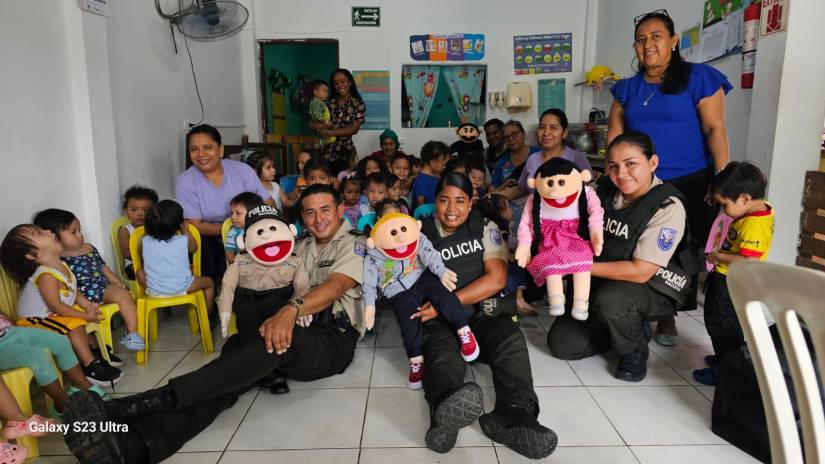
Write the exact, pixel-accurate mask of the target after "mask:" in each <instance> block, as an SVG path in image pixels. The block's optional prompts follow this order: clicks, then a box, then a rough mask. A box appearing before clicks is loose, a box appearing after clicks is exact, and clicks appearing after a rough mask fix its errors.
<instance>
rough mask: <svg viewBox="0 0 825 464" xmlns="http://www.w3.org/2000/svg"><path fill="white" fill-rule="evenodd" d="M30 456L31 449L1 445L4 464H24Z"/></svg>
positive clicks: (6, 444) (0, 460)
mask: <svg viewBox="0 0 825 464" xmlns="http://www.w3.org/2000/svg"><path fill="white" fill-rule="evenodd" d="M28 455H29V449H28V448H26V447H25V446H22V445H12V444H11V443H8V442H2V443H0V462H2V463H4V464H18V463H20V464H22V463H23V462H25V461H26V457H28Z"/></svg>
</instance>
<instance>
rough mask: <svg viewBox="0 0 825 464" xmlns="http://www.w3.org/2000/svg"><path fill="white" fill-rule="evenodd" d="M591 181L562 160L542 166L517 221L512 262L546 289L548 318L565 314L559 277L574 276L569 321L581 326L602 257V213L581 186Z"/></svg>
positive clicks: (590, 191) (594, 198)
mask: <svg viewBox="0 0 825 464" xmlns="http://www.w3.org/2000/svg"><path fill="white" fill-rule="evenodd" d="M589 181H590V171H586V170H585V171H579V169H578V168H577V167H576V165H575V164H573V163H572V162H571V161H568V160H566V159H563V158H553V159H551V160H549V161H547V162H545V163H544V164H542V165H541V166H540V167H539V169H538V170H537V171H536V174H535V176H534V177H533V178H531V179H528V180H527V185H528V186H529V187H530V188H534V189H535V192H534V193H533V194H532V195H531V196H530V198H528V200H527V203H526V204H525V208H524V214H522V215H521V222H520V223H519V228H518V247H517V248H516V261H517V262H518V265H519V266H521V267H526V268H527V270H528V271H529V272H530V275H532V276H533V280H534V281H535V283H536V286H541V285H543V284H545V283H547V298H548V300H549V302H550V315H551V316H560V315H562V314H564V290H563V287H562V276H564V275H566V274H573V308H572V310H571V312H570V315H571V316H573V317H574V318H576V319H578V320H581V321H583V320H586V319H587V317H588V307H589V295H590V271H591V269H592V267H593V255H594V254H595V255H596V256H598V255H600V254H601V253H602V245H603V244H604V231H603V230H602V222H603V217H604V209H603V208H602V205H601V202H600V201H599V197H598V196H597V195H596V192H594V191H593V189H591V188H590V187H587V186H585V182H589ZM531 255H532V257H533V258H532V259H530V256H531ZM528 261H529V264H528Z"/></svg>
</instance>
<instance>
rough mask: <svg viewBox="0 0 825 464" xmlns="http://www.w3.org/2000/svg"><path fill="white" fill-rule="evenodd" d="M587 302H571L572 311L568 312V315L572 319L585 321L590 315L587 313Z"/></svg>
mask: <svg viewBox="0 0 825 464" xmlns="http://www.w3.org/2000/svg"><path fill="white" fill-rule="evenodd" d="M589 306H590V305H589V302H588V301H587V300H573V309H572V310H571V311H570V315H571V316H573V319H576V320H579V321H586V320H587V317H588V316H589V315H590V313H589V312H588V307H589Z"/></svg>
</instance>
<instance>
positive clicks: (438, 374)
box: [417, 173, 557, 459]
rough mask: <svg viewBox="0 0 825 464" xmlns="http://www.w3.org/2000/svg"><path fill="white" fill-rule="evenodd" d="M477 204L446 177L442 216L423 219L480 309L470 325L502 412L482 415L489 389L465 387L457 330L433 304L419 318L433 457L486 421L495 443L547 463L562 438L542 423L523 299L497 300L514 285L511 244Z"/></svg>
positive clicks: (440, 189) (467, 300) (459, 291)
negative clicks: (518, 309)
mask: <svg viewBox="0 0 825 464" xmlns="http://www.w3.org/2000/svg"><path fill="white" fill-rule="evenodd" d="M472 198H473V186H472V183H471V182H470V179H469V178H467V176H465V175H464V174H459V173H447V174H444V176H442V177H441V179H439V181H438V184H437V185H436V197H435V204H436V216H435V217H434V218H427V219H425V220H424V221H423V228H422V232H423V233H424V234H425V235H426V236H427V238H429V239H430V241H431V242H432V244H433V247H435V249H437V250H439V251H440V252H441V256H442V258H443V259H444V264H446V265H447V267H448V268H450V269H451V270H453V271H455V272H456V274H458V282H457V288H456V291H455V294H456V296H458V299H459V300H460V301H461V303H462V304H464V305H468V306H473V307H474V310H475V314H474V315H473V317H472V319H471V320H470V327H471V328H472V329H473V333H474V334H475V336H476V340H478V343H479V346H480V347H481V355H480V357H479V360H480V361H482V362H485V363H487V364H489V365H490V368H491V370H492V372H493V383H494V385H495V389H496V390H495V391H496V407H495V409H494V410H493V411H492V412H491V413H488V414H484V415H481V414H482V412H483V410H482V401H481V400H482V394H481V388H480V387H479V386H478V385H477V384H475V383H473V382H467V383H464V364H465V363H464V361H463V360H462V358H461V354H460V351H459V345H458V340H457V338H456V334H455V330H453V329H452V327H451V326H450V325H449V324H447V323H446V321H444V320H443V319H441V318H438V319H434V318H435V317H436V316H437V314H436V313H435V309H433V308H432V307H431V306H429V305H425V306H424V307H423V308H422V310H421V311H420V312H419V313H417V314H418V315H419V316H420V317H421V318H422V320H424V321H429V322H427V323H426V324H424V328H423V330H424V336H423V352H424V359H425V360H426V363H427V364H426V369H425V371H424V381H423V384H424V392H425V396H426V398H427V402H428V403H429V404H430V410H431V415H430V429H429V430H428V431H427V435H426V437H425V441H426V443H427V446H428V447H429V448H430V449H432V450H433V451H437V452H440V453H446V452H447V451H449V450H450V449H451V448H452V447H453V446H454V445H455V441H456V438H457V436H458V430H459V429H460V428H461V427H465V426H467V425H470V424H472V423H473V422H475V420H476V419H477V418H479V416H481V417H480V418H479V422H480V424H481V429H482V431H484V433H485V434H486V435H487V436H488V437H490V438H491V439H492V440H494V441H496V442H499V443H503V444H505V445H508V446H510V447H511V448H512V449H513V450H514V451H516V452H517V453H520V454H522V455H524V456H527V457H529V458H533V459H539V458H543V457H546V456H548V455H549V454H550V453H552V452H553V450H554V449H555V447H556V442H557V438H556V434H555V433H554V432H553V431H552V430H550V429H548V428H546V427H544V426H542V425H541V424H539V423H538V421H537V420H536V418H537V417H538V413H539V404H538V398H537V397H536V393H535V391H534V390H533V376H532V372H531V370H530V359H529V357H528V354H527V344H526V342H525V340H524V335H522V333H521V331H520V330H519V328H518V326H517V325H516V324H515V323H514V322H513V320H512V319H511V317H510V316H512V315H513V314H515V301H514V299H510V300H508V302H507V304H505V303H503V302H502V300H501V299H500V298H498V297H497V296H498V294H499V292H500V291H501V289H502V288H504V285H505V281H506V279H507V253H508V250H507V244H506V243H505V242H504V240H503V239H502V237H501V234H500V232H499V230H498V227H497V226H496V225H495V224H494V223H493V222H486V221H483V220H482V218H481V216H480V215H479V214H478V213H476V212H471V211H470V207H471V205H472ZM431 319H432V320H431Z"/></svg>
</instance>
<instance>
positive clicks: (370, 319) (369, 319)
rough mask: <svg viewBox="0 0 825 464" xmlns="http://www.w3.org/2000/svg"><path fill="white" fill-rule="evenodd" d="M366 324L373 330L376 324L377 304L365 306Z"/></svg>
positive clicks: (368, 328)
mask: <svg viewBox="0 0 825 464" xmlns="http://www.w3.org/2000/svg"><path fill="white" fill-rule="evenodd" d="M364 326H365V327H366V328H367V330H371V329H372V328H373V326H375V306H373V305H366V306H364Z"/></svg>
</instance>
